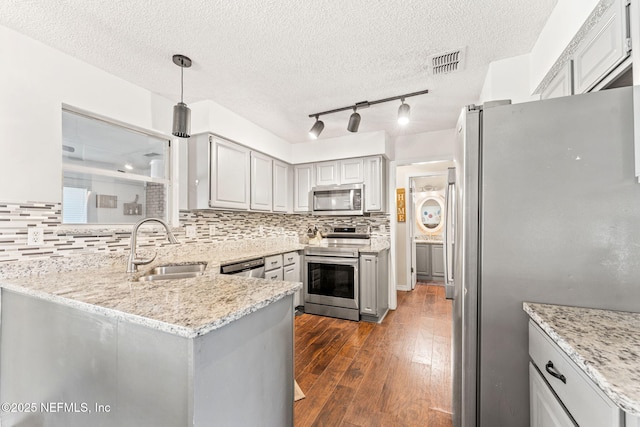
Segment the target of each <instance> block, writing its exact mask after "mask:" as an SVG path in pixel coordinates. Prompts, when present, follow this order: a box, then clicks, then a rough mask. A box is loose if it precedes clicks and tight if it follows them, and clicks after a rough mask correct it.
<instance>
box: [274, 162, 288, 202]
mask: <svg viewBox="0 0 640 427" xmlns="http://www.w3.org/2000/svg"><path fill="white" fill-rule="evenodd" d="M289 176H290V166H289V165H288V164H286V163H284V162H281V161H278V160H274V161H273V211H274V212H288V211H289V204H290V203H289V194H291V192H290V191H289V186H290V183H289V182H290V180H289Z"/></svg>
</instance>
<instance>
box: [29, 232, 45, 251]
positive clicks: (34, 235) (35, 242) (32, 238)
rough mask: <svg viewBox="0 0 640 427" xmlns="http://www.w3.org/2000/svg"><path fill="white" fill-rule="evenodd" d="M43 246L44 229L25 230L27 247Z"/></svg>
mask: <svg viewBox="0 0 640 427" xmlns="http://www.w3.org/2000/svg"><path fill="white" fill-rule="evenodd" d="M43 244H44V228H42V227H29V228H28V229H27V246H42V245H43Z"/></svg>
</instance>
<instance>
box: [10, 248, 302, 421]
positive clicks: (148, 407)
mask: <svg viewBox="0 0 640 427" xmlns="http://www.w3.org/2000/svg"><path fill="white" fill-rule="evenodd" d="M298 249H300V247H299V246H297V245H288V244H283V245H282V247H275V246H274V247H269V248H259V249H251V250H248V249H244V250H241V249H237V250H233V249H229V246H227V248H226V250H222V248H220V249H219V250H216V249H212V247H211V246H210V245H209V246H207V245H180V246H178V247H166V248H162V249H159V250H158V259H157V260H156V261H155V262H154V263H153V264H150V265H149V266H146V267H141V268H140V271H139V272H138V273H135V274H129V273H125V255H124V254H123V253H120V254H118V255H114V254H111V255H83V256H75V257H68V258H52V259H49V260H43V261H28V262H21V263H19V264H14V265H12V264H10V263H7V264H6V265H2V266H0V284H1V285H2V293H1V300H0V303H1V338H0V339H1V341H0V393H1V394H2V397H3V402H9V403H13V404H15V405H14V406H15V407H13V408H12V407H9V408H4V407H3V411H2V413H0V417H1V418H0V420H1V421H2V425H15V426H18V425H49V426H86V425H94V426H112V425H136V426H159V425H167V426H169V425H171V426H174V425H175V426H178V425H193V426H217V425H220V426H222V425H282V426H287V425H288V426H291V425H293V303H292V299H293V294H294V293H295V292H296V291H297V290H298V289H300V286H301V285H300V283H294V282H283V281H266V280H263V279H256V278H245V277H237V276H226V275H221V274H219V269H220V264H221V263H225V262H233V261H237V260H241V259H247V258H251V257H255V256H265V255H269V254H274V253H282V252H288V251H292V250H298ZM196 261H197V262H206V263H207V267H206V269H205V271H204V273H203V274H202V275H201V276H198V277H194V278H188V279H177V280H159V281H150V282H140V281H138V280H137V279H138V278H139V277H140V276H142V275H144V274H145V272H147V271H149V269H150V268H152V267H153V266H154V265H160V264H163V263H167V262H171V263H187V262H196ZM32 272H33V273H32ZM266 396H268V399H265V397H266ZM52 403H53V405H52ZM5 409H9V410H5Z"/></svg>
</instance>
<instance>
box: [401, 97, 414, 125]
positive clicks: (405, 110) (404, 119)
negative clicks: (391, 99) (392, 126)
mask: <svg viewBox="0 0 640 427" xmlns="http://www.w3.org/2000/svg"><path fill="white" fill-rule="evenodd" d="M410 112H411V107H409V104H405V103H404V99H403V100H402V104H401V105H400V108H398V124H399V125H401V126H404V125H406V124H407V123H409V115H410Z"/></svg>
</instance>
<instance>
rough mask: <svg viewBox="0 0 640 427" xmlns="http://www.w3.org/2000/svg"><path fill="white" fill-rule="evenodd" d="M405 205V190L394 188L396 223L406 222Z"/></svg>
mask: <svg viewBox="0 0 640 427" xmlns="http://www.w3.org/2000/svg"><path fill="white" fill-rule="evenodd" d="M406 205H407V203H406V199H405V189H404V188H396V213H397V216H398V222H406V221H407V210H406Z"/></svg>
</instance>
